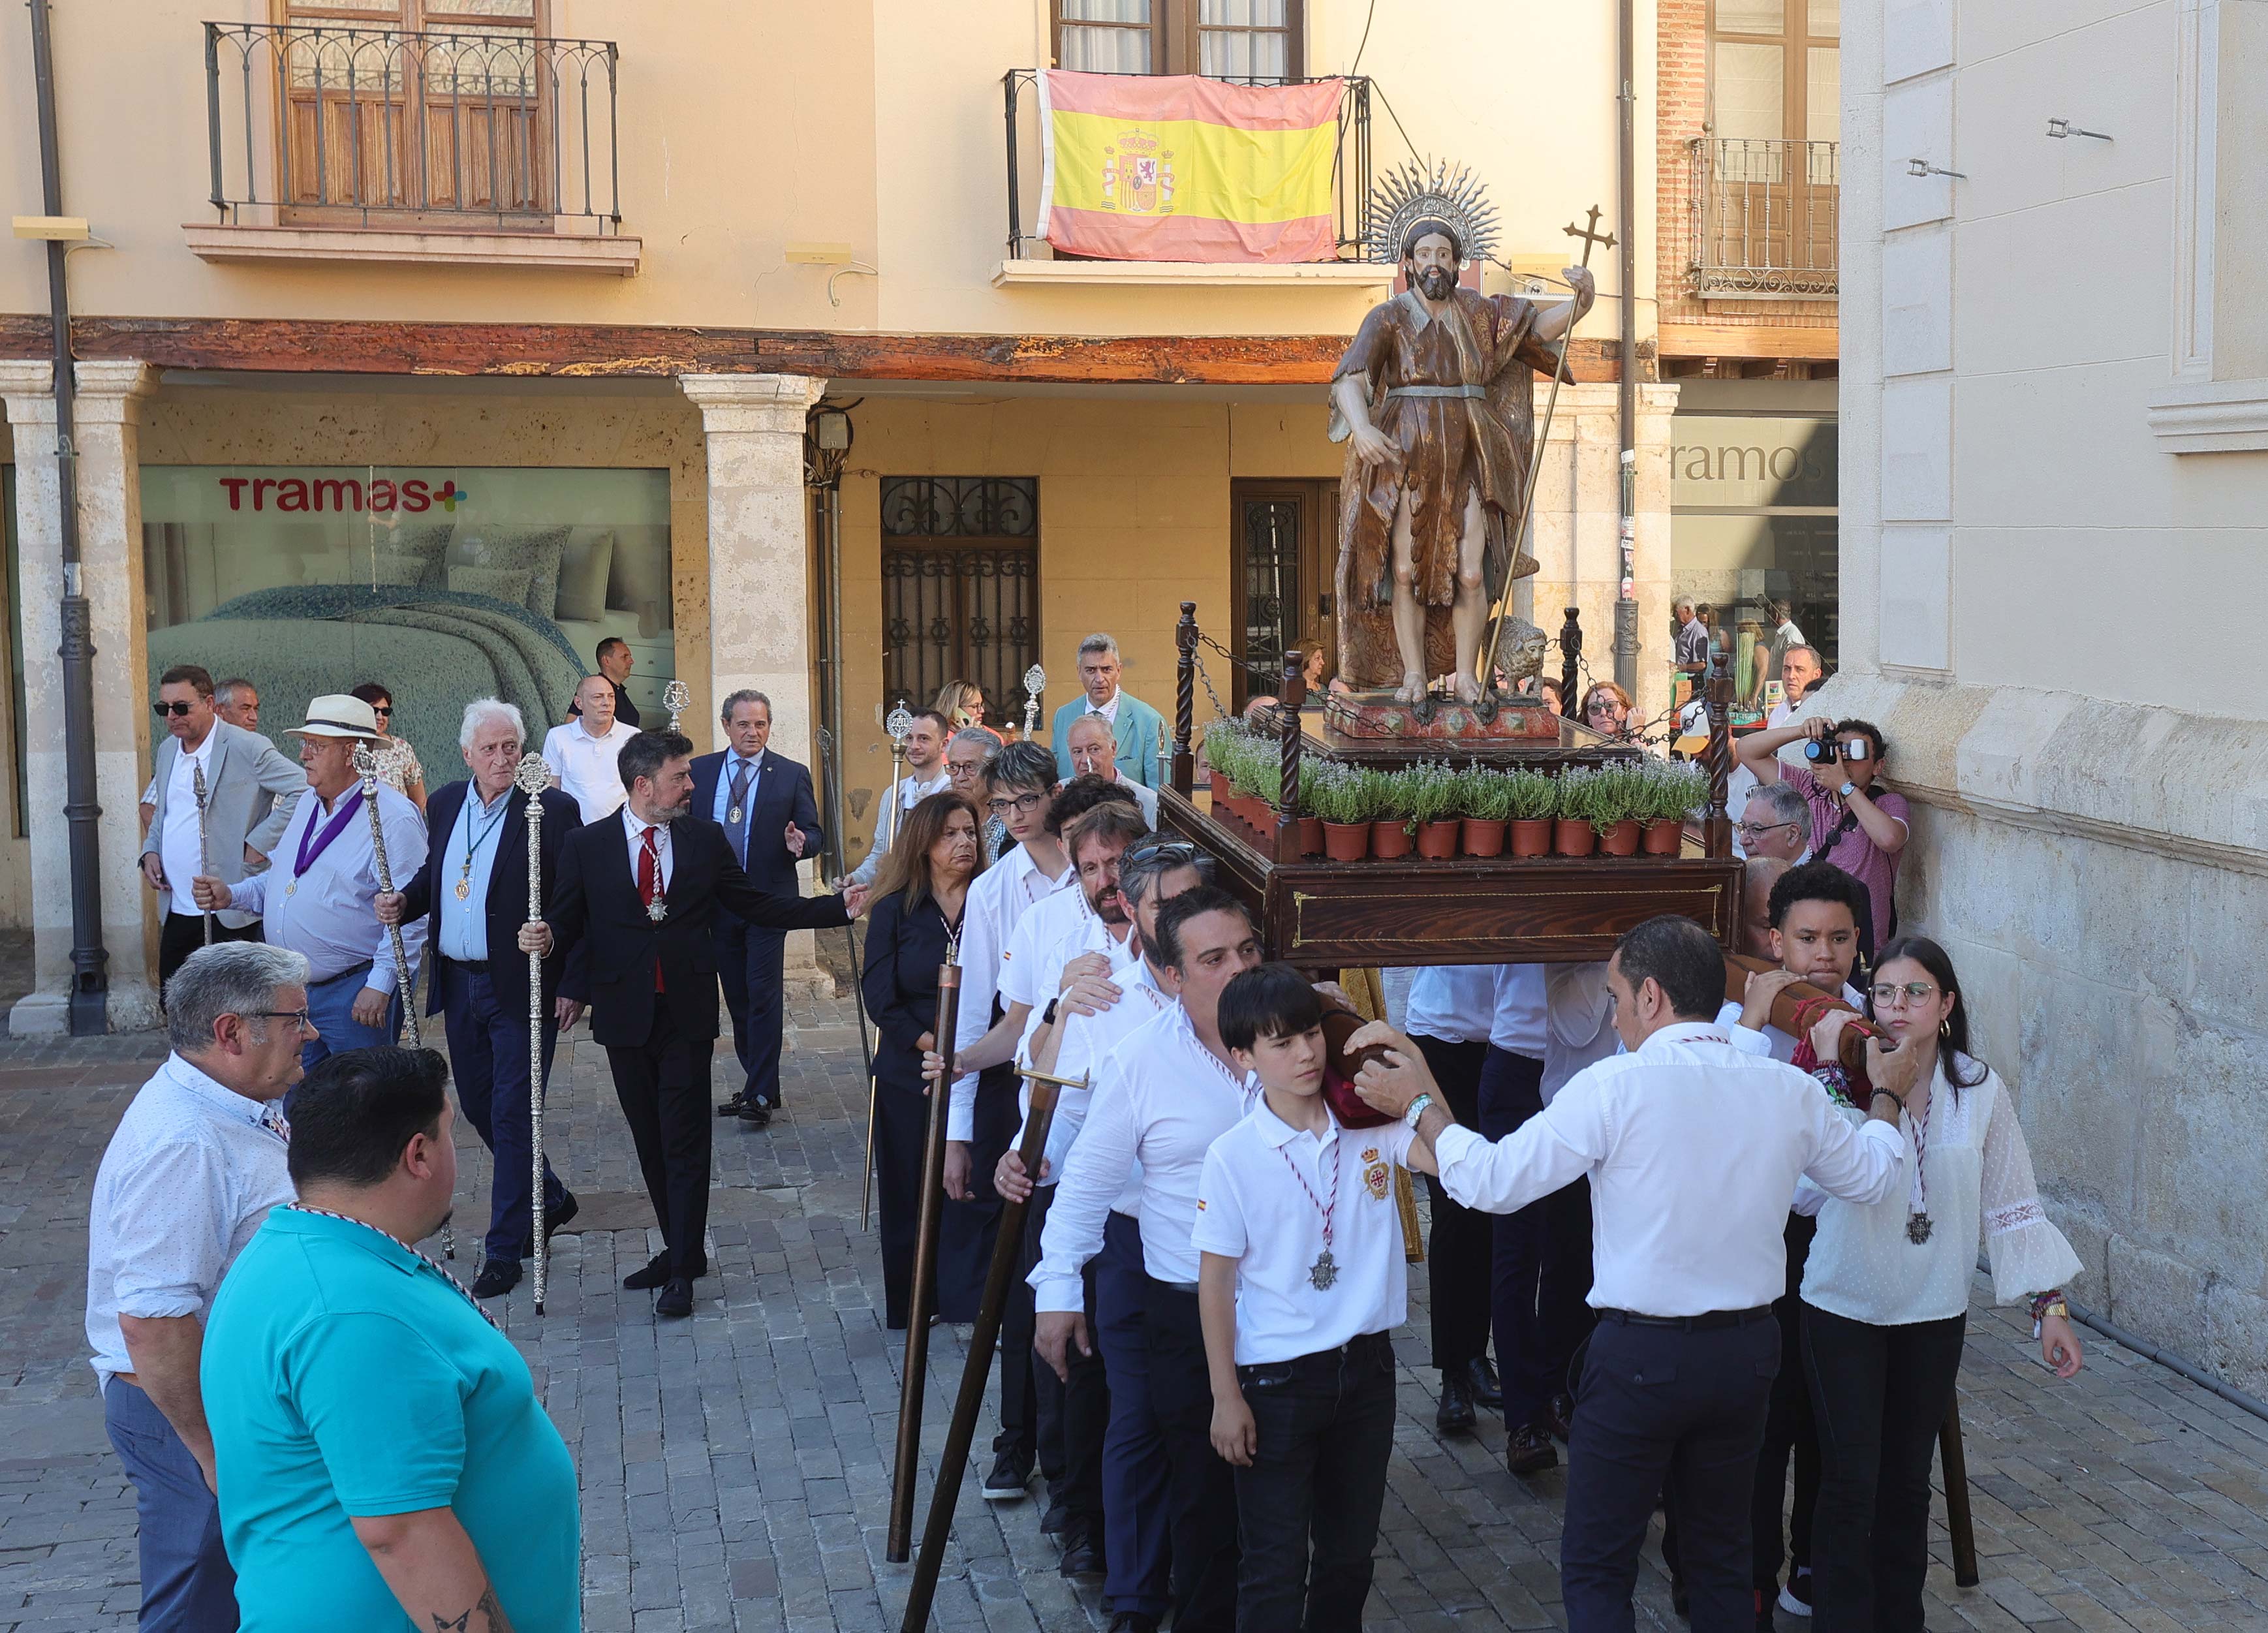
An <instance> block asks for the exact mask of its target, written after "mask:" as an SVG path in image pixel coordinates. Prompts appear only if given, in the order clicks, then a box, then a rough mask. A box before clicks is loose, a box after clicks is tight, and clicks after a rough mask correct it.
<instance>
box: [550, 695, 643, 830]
mask: <svg viewBox="0 0 2268 1633" xmlns="http://www.w3.org/2000/svg"><path fill="white" fill-rule="evenodd" d="M636 736H637V727H635V726H631V725H624V724H623V723H622V721H620V720H617V721H615V723H614V725H611V726H609V727H608V728H607V734H606V735H605V736H604V737H593V736H592V735H591V734H590V733H589V732H586V731H585V730H584V729H583V726H582V724H581V722H579V721H576V720H570V721H569V722H568V723H567V724H566V725H555V726H553V727H552V728H551V730H550V731H549V732H546V733H545V734H544V738H543V763H544V764H546V765H548V766H549V767H550V768H551V775H552V776H556V777H557V778H558V779H559V789H560V791H561V792H562V793H564V794H566V795H568V796H569V797H570V798H572V799H573V800H574V801H575V803H576V804H577V805H579V806H581V807H582V810H583V820H585V822H595V821H597V820H599V819H600V817H608V816H612V815H614V813H615V812H616V811H618V810H620V809H621V808H622V801H624V800H625V799H628V798H630V794H629V792H628V791H626V790H625V789H624V788H623V787H622V772H621V771H620V770H618V769H616V768H615V761H616V760H618V759H619V758H621V756H622V745H623V744H624V743H627V742H629V741H630V739H632V738H634V737H636Z"/></svg>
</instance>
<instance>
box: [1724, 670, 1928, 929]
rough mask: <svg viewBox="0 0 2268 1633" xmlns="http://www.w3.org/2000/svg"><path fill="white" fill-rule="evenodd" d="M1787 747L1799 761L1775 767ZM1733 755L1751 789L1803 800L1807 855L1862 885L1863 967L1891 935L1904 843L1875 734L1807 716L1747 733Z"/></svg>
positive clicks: (1867, 724) (1900, 814)
mask: <svg viewBox="0 0 2268 1633" xmlns="http://www.w3.org/2000/svg"><path fill="white" fill-rule="evenodd" d="M1795 742H1800V743H1802V744H1803V745H1804V749H1803V754H1804V758H1803V760H1802V761H1800V762H1794V761H1791V762H1790V763H1788V764H1786V765H1783V764H1781V763H1780V759H1779V751H1780V750H1781V749H1782V748H1784V747H1786V746H1787V745H1788V744H1790V743H1795ZM1733 752H1734V754H1735V755H1736V756H1737V757H1738V758H1739V760H1740V762H1741V763H1742V765H1744V766H1746V767H1748V768H1749V769H1750V770H1751V771H1754V772H1755V773H1756V781H1757V782H1758V783H1778V782H1785V783H1786V784H1787V785H1788V786H1789V787H1790V788H1793V790H1795V791H1796V792H1797V793H1799V794H1800V795H1802V796H1803V799H1804V803H1805V804H1806V805H1808V806H1810V808H1811V832H1812V842H1811V844H1812V850H1811V853H1812V855H1813V856H1815V857H1818V858H1819V859H1820V860H1821V861H1823V862H1832V863H1833V864H1835V865H1836V866H1837V867H1839V868H1841V869H1842V870H1843V871H1844V872H1846V873H1848V874H1850V875H1851V876H1852V878H1853V879H1857V880H1858V881H1859V883H1860V884H1862V885H1864V886H1866V887H1867V908H1868V911H1867V920H1866V922H1865V923H1861V924H1860V925H1859V956H1860V957H1861V958H1863V959H1866V960H1868V961H1869V962H1871V961H1872V960H1873V959H1874V948H1875V946H1876V945H1877V940H1878V938H1879V939H1880V940H1884V941H1887V940H1888V939H1889V938H1890V937H1892V936H1895V935H1896V934H1897V933H1898V932H1897V922H1898V921H1897V908H1896V897H1895V890H1896V884H1897V877H1898V857H1899V856H1900V854H1901V853H1903V852H1904V850H1905V848H1906V840H1907V838H1908V837H1909V828H1908V826H1907V824H1908V820H1909V816H1910V812H1909V809H1908V806H1907V805H1906V800H1905V796H1904V795H1903V794H1901V793H1898V792H1896V791H1895V790H1892V789H1888V788H1883V787H1880V786H1878V783H1877V779H1878V778H1880V777H1881V774H1882V760H1883V757H1884V750H1883V745H1882V732H1881V727H1880V726H1877V725H1874V724H1873V723H1872V722H1871V721H1867V720H1844V721H1840V722H1837V721H1835V720H1831V719H1829V718H1827V717H1825V716H1823V715H1820V716H1814V717H1811V718H1810V719H1808V720H1792V721H1790V722H1789V723H1788V724H1787V725H1784V726H1778V727H1767V728H1766V729H1765V730H1764V731H1761V732H1751V733H1749V736H1747V737H1745V738H1743V739H1741V740H1740V741H1738V742H1736V743H1735V744H1734V746H1733Z"/></svg>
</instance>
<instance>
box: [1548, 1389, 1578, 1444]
mask: <svg viewBox="0 0 2268 1633" xmlns="http://www.w3.org/2000/svg"><path fill="white" fill-rule="evenodd" d="M1543 1427H1544V1428H1545V1429H1547V1430H1549V1431H1550V1433H1551V1438H1553V1439H1555V1440H1557V1441H1559V1442H1561V1443H1562V1444H1565V1441H1566V1438H1567V1437H1568V1436H1569V1435H1572V1434H1573V1433H1574V1432H1575V1397H1574V1396H1573V1395H1571V1394H1567V1393H1565V1391H1564V1390H1563V1391H1562V1392H1561V1393H1559V1394H1555V1395H1553V1396H1552V1397H1551V1399H1550V1401H1549V1402H1548V1403H1547V1404H1546V1405H1545V1406H1544V1408H1543Z"/></svg>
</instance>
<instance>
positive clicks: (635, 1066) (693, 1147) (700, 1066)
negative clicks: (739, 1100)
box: [607, 1003, 717, 1280]
mask: <svg viewBox="0 0 2268 1633" xmlns="http://www.w3.org/2000/svg"><path fill="white" fill-rule="evenodd" d="M716 1047H717V1040H716V1039H714V1038H688V1037H685V1036H682V1035H681V1034H680V1033H679V1032H678V1030H677V1023H676V1022H675V1021H674V1019H671V1017H670V1013H669V1010H668V1008H667V1006H666V1005H665V1004H659V1003H657V1004H655V1005H654V1006H653V1026H652V1030H651V1031H649V1032H648V1033H646V1036H645V1041H644V1042H643V1043H638V1044H633V1045H630V1046H629V1047H627V1048H608V1050H607V1063H608V1066H610V1067H612V1068H613V1070H614V1077H615V1099H616V1100H620V1101H621V1102H622V1117H623V1120H624V1121H625V1122H628V1123H629V1124H630V1142H631V1144H634V1145H635V1146H637V1159H638V1168H639V1171H640V1172H641V1173H644V1176H645V1193H646V1195H647V1196H648V1197H650V1198H651V1199H652V1203H653V1213H654V1218H655V1219H656V1221H657V1222H659V1225H660V1226H661V1239H662V1250H663V1252H664V1253H666V1254H667V1255H668V1264H669V1274H670V1275H671V1276H673V1277H676V1278H682V1279H685V1280H691V1279H693V1278H694V1277H696V1276H706V1275H707V1274H708V1273H709V1254H708V1250H707V1247H705V1246H704V1243H703V1238H704V1237H705V1235H706V1234H707V1232H708V1229H709V1152H710V1133H709V1131H710V1128H711V1125H712V1124H713V1123H715V1122H716V1121H717V1114H716V1111H715V1109H714V1108H713V1107H711V1105H710V1103H709V1057H710V1056H711V1054H712V1053H713V1052H714V1051H715V1048H716Z"/></svg>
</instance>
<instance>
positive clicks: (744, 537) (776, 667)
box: [677, 374, 827, 991]
mask: <svg viewBox="0 0 2268 1633" xmlns="http://www.w3.org/2000/svg"><path fill="white" fill-rule="evenodd" d="M677 383H678V385H679V386H680V387H681V388H682V389H683V391H684V393H685V394H686V395H687V396H688V397H689V398H691V399H692V400H693V401H694V403H695V404H696V405H697V406H698V407H699V408H700V410H701V424H702V430H703V432H704V433H705V434H706V436H707V438H708V445H709V676H708V681H709V685H708V696H707V697H706V698H703V697H702V696H701V695H700V690H701V688H699V687H698V686H697V685H696V686H695V688H694V703H693V707H694V708H695V709H698V710H702V711H703V719H702V721H701V722H700V723H698V724H696V722H695V721H694V720H693V719H692V718H691V717H689V718H688V719H687V720H686V721H685V723H684V724H685V725H687V726H688V727H690V728H692V729H690V730H689V731H688V732H687V733H686V734H687V735H688V736H689V737H691V738H692V739H694V741H695V742H696V743H703V744H705V745H706V746H707V747H711V748H721V747H724V742H725V736H724V729H723V727H722V726H721V725H718V718H717V709H718V704H720V703H721V702H723V701H724V699H725V698H726V697H727V696H729V695H731V694H733V692H736V691H738V690H739V689H740V688H742V687H753V688H755V689H756V690H757V691H760V692H762V693H763V694H764V695H766V696H767V697H769V698H770V699H771V700H772V737H771V746H772V747H773V748H774V749H775V750H777V752H778V753H780V754H784V755H786V756H787V757H788V758H789V759H791V760H798V761H802V762H803V763H804V764H805V765H806V766H809V767H811V771H812V780H813V783H814V785H815V784H816V783H817V782H818V779H819V768H818V766H817V765H816V764H815V763H814V759H813V754H812V719H813V706H812V695H811V611H810V609H811V572H810V559H811V552H810V543H809V540H808V537H807V527H806V519H807V518H808V517H809V515H810V505H809V502H808V498H807V496H806V490H805V489H804V485H803V426H804V416H806V414H807V413H808V412H809V411H810V408H811V405H812V404H814V402H817V401H819V399H820V396H821V394H823V393H824V392H825V391H826V389H827V382H826V381H825V380H823V379H812V378H811V377H809V376H807V375H802V374H681V375H679V376H678V377H677ZM690 679H691V677H689V680H690ZM689 715H690V711H689ZM813 871H814V865H813V864H806V868H805V869H804V872H806V874H808V873H809V872H813ZM824 982H825V977H824V976H823V975H821V972H820V970H819V967H818V965H817V962H816V960H814V957H813V942H812V935H811V932H810V931H792V932H791V933H790V935H789V936H788V938H787V983H788V987H789V989H790V990H791V991H794V990H795V989H797V988H798V987H801V988H803V989H806V990H809V989H814V988H819V987H821V986H823V984H824Z"/></svg>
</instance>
